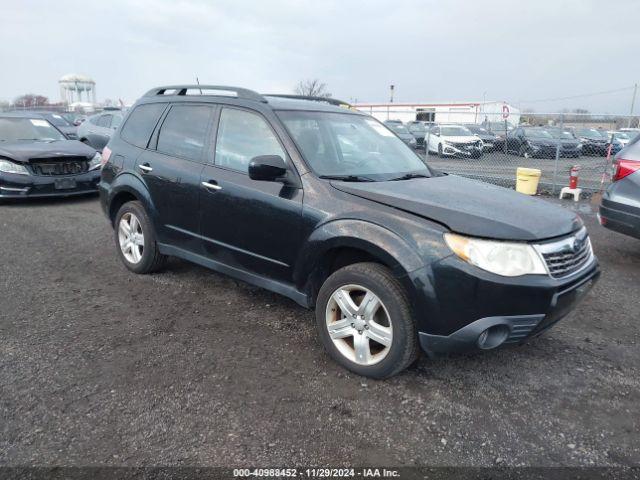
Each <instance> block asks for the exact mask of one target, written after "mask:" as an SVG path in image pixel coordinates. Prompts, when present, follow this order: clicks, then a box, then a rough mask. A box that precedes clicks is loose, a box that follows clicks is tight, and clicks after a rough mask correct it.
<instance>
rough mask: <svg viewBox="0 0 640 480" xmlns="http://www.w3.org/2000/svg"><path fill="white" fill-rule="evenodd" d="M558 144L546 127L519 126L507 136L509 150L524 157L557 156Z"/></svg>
mask: <svg viewBox="0 0 640 480" xmlns="http://www.w3.org/2000/svg"><path fill="white" fill-rule="evenodd" d="M557 145H558V142H557V141H556V140H555V139H554V138H553V137H552V136H551V134H550V133H549V132H548V131H547V130H546V128H544V127H518V128H516V129H515V130H514V131H513V133H512V134H511V135H510V136H509V138H507V152H508V153H515V154H517V155H519V156H521V157H524V158H535V157H548V158H552V157H555V155H556V148H557Z"/></svg>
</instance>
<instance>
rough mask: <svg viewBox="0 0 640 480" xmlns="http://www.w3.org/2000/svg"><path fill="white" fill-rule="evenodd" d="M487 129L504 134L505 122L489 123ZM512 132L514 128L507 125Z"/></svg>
mask: <svg viewBox="0 0 640 480" xmlns="http://www.w3.org/2000/svg"><path fill="white" fill-rule="evenodd" d="M487 128H489V130H491V131H492V132H504V122H489V123H487ZM511 130H513V126H512V125H511V124H510V123H507V131H508V132H510V131H511Z"/></svg>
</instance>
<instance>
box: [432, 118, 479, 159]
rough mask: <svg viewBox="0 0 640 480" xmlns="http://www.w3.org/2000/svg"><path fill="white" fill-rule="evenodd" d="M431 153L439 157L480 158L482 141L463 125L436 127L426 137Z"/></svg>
mask: <svg viewBox="0 0 640 480" xmlns="http://www.w3.org/2000/svg"><path fill="white" fill-rule="evenodd" d="M424 141H425V145H427V150H428V151H429V153H437V154H438V156H439V157H444V156H448V157H463V158H480V157H481V156H482V140H480V137H478V136H476V135H474V134H473V133H472V132H471V130H469V129H468V128H467V127H464V126H462V125H435V126H433V127H431V129H430V130H429V131H428V132H427V134H426V135H425V137H424Z"/></svg>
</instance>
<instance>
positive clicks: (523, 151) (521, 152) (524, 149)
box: [518, 145, 532, 158]
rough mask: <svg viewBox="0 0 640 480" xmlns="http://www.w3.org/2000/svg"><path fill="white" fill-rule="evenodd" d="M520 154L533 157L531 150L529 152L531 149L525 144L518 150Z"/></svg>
mask: <svg viewBox="0 0 640 480" xmlns="http://www.w3.org/2000/svg"><path fill="white" fill-rule="evenodd" d="M518 155H519V156H521V157H524V158H532V156H531V152H529V149H528V148H527V147H525V146H524V145H522V146H521V147H520V151H519V152H518Z"/></svg>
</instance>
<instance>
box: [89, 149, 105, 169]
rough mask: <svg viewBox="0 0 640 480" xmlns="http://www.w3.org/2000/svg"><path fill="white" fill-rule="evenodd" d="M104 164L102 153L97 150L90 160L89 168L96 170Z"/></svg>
mask: <svg viewBox="0 0 640 480" xmlns="http://www.w3.org/2000/svg"><path fill="white" fill-rule="evenodd" d="M101 166H102V155H100V153H98V152H96V154H95V155H94V156H93V158H92V159H91V161H90V162H89V170H96V169H98V168H100V167H101Z"/></svg>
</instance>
